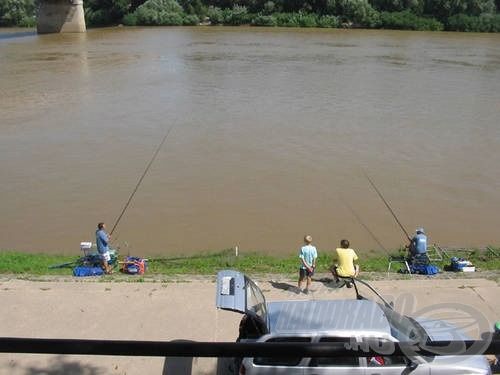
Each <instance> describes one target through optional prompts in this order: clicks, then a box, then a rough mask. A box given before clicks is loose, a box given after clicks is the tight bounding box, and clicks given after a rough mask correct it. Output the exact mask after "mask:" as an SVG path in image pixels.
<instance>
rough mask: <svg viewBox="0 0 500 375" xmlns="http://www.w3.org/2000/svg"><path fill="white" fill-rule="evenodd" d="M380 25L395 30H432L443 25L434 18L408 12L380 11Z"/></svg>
mask: <svg viewBox="0 0 500 375" xmlns="http://www.w3.org/2000/svg"><path fill="white" fill-rule="evenodd" d="M380 21H381V24H380V26H381V27H382V28H385V29H396V30H432V31H440V30H443V29H444V25H443V24H442V23H441V22H439V21H438V20H436V19H434V18H424V17H418V16H416V15H415V14H413V13H410V12H394V13H389V12H382V13H380Z"/></svg>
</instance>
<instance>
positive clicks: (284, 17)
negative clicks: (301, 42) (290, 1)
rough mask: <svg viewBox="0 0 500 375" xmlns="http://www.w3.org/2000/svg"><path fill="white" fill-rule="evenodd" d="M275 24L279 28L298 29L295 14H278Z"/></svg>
mask: <svg viewBox="0 0 500 375" xmlns="http://www.w3.org/2000/svg"><path fill="white" fill-rule="evenodd" d="M276 22H277V24H278V26H281V27H299V21H298V19H297V16H296V14H295V13H278V14H277V15H276Z"/></svg>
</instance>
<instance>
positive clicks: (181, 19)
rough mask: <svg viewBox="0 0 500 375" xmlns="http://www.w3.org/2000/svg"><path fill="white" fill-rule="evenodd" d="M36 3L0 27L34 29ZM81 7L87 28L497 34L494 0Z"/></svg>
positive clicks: (206, 0)
mask: <svg viewBox="0 0 500 375" xmlns="http://www.w3.org/2000/svg"><path fill="white" fill-rule="evenodd" d="M39 1H40V0H0V26H1V27H5V26H20V27H33V26H35V25H36V12H37V9H38V6H39ZM44 1H46V0H44ZM68 1H70V0H68ZM83 6H84V10H85V22H86V24H87V27H99V26H112V25H117V24H124V25H128V26H182V25H188V26H193V25H200V24H204V25H231V26H240V25H252V26H271V27H272V26H280V27H320V28H366V29H399V30H432V31H441V30H445V31H463V32H489V33H496V32H499V31H500V14H499V13H498V10H499V9H500V0H84V4H83Z"/></svg>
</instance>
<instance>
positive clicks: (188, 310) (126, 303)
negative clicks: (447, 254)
mask: <svg viewBox="0 0 500 375" xmlns="http://www.w3.org/2000/svg"><path fill="white" fill-rule="evenodd" d="M364 277H366V278H367V279H369V280H372V281H370V284H371V285H372V286H373V287H374V288H375V289H376V290H377V291H378V292H379V293H381V294H382V295H383V296H384V298H386V299H388V300H390V301H392V302H394V305H395V307H396V309H399V310H402V312H404V313H406V314H408V315H412V316H418V315H425V316H430V317H439V318H445V319H447V320H453V322H454V323H455V324H458V325H460V326H462V327H463V328H464V329H466V330H467V333H468V334H469V335H470V336H471V337H472V338H481V336H482V335H483V334H484V333H485V332H488V331H491V330H492V325H493V323H494V322H495V321H497V320H500V302H499V299H498V293H499V291H500V289H499V284H498V280H499V278H500V273H498V272H488V273H481V272H474V273H471V274H470V275H469V274H467V275H466V274H459V275H458V274H454V273H443V274H438V275H435V276H423V275H414V276H411V277H410V276H409V275H401V274H397V273H391V274H390V275H387V274H386V273H379V274H366V275H364ZM252 279H254V281H256V282H257V284H258V285H259V287H260V288H261V289H262V290H263V292H264V294H265V296H266V299H267V300H268V301H272V300H292V299H333V298H352V289H347V288H341V289H338V288H333V287H331V284H330V281H331V279H330V278H329V275H327V274H324V275H316V277H315V280H314V281H313V285H312V287H311V293H310V294H308V295H306V294H303V293H299V294H297V293H296V288H295V285H296V279H295V278H292V277H289V276H282V275H264V276H256V277H252ZM133 280H134V276H128V275H119V274H117V275H112V276H110V277H106V278H102V277H89V278H76V277H57V278H54V277H51V278H36V279H35V278H27V279H21V278H13V277H12V278H11V277H8V276H2V277H0V301H1V304H0V314H1V315H0V316H1V317H2V318H3V319H2V321H3V322H4V324H3V325H2V329H1V331H2V334H1V335H2V337H32V338H73V339H77V338H78V339H106V340H143V341H171V340H194V341H202V342H233V341H234V340H235V338H236V336H237V333H238V324H239V320H240V318H241V316H240V315H239V314H237V313H233V312H228V311H223V310H217V309H216V307H215V289H216V288H215V276H212V277H192V276H178V277H175V278H169V282H163V281H162V279H161V277H158V278H155V277H145V278H144V280H143V281H141V282H131V281H133ZM126 281H127V282H126ZM403 300H404V301H405V302H404V303H402V301H403ZM408 301H410V303H408ZM450 306H451V307H450ZM216 364H217V360H216V359H215V358H194V359H193V360H192V362H191V360H190V359H188V360H187V361H186V359H183V361H178V360H174V359H165V358H162V357H127V356H89V355H46V354H12V353H3V354H0V374H26V375H28V374H29V375H35V374H44V375H45V374H49V375H56V374H77V375H80V374H82V375H83V374H91V375H100V374H128V375H131V374H133V375H135V374H140V375H143V374H181V371H180V370H179V368H180V367H182V366H184V369H187V370H188V371H185V372H184V373H192V374H200V375H205V374H207V375H208V374H215V373H216ZM179 366H180V367H179Z"/></svg>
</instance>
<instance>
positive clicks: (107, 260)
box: [100, 251, 111, 262]
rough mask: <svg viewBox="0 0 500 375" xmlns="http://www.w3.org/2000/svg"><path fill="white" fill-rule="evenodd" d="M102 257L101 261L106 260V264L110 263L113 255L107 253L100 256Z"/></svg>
mask: <svg viewBox="0 0 500 375" xmlns="http://www.w3.org/2000/svg"><path fill="white" fill-rule="evenodd" d="M100 255H101V260H103V261H104V260H105V261H106V262H109V261H110V260H111V255H109V251H106V252H105V253H102V254H100Z"/></svg>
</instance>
